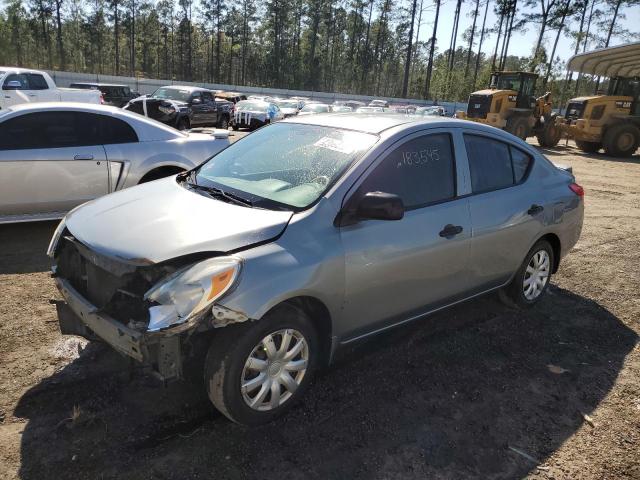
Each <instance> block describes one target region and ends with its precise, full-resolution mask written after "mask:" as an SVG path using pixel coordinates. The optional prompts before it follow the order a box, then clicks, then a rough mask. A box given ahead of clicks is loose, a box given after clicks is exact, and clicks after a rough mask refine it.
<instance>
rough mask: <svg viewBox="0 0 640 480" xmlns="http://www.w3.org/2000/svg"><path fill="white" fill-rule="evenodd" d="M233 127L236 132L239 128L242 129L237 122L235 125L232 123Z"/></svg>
mask: <svg viewBox="0 0 640 480" xmlns="http://www.w3.org/2000/svg"><path fill="white" fill-rule="evenodd" d="M231 128H233V130H234V131H236V132H237V131H238V130H240V127H239V126H238V125H237V124H236V123H234V124H233V125H231Z"/></svg>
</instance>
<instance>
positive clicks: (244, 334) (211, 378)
mask: <svg viewBox="0 0 640 480" xmlns="http://www.w3.org/2000/svg"><path fill="white" fill-rule="evenodd" d="M318 355H319V347H318V336H317V334H316V331H315V329H314V327H313V324H312V322H311V320H310V318H309V317H308V316H307V314H306V313H305V312H304V311H302V310H301V309H299V308H298V307H296V306H293V305H281V306H280V307H277V308H276V309H274V310H272V311H271V312H269V313H267V314H266V315H265V316H264V317H263V318H262V319H261V320H259V321H257V322H251V323H246V324H242V325H235V326H230V327H226V328H224V329H223V330H220V332H216V336H215V338H214V339H213V341H212V343H211V346H210V347H209V351H208V353H207V358H206V360H205V368H204V370H205V374H204V380H205V386H206V388H207V393H208V394H209V399H210V400H211V402H212V403H213V404H214V405H215V407H216V408H217V409H218V410H220V412H222V413H223V414H224V415H225V416H227V417H228V418H229V419H231V420H233V421H234V422H237V423H240V424H243V425H258V424H261V423H266V422H269V421H271V420H273V419H275V418H276V417H278V416H280V415H282V414H283V413H285V412H286V411H287V410H289V409H290V408H291V406H292V405H294V404H295V402H296V401H298V400H299V399H300V397H301V396H302V395H303V393H304V391H305V390H306V388H307V387H308V385H309V382H310V381H311V377H312V375H313V373H314V371H315V369H316V365H317V364H318V363H317V362H318Z"/></svg>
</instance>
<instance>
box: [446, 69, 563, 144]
mask: <svg viewBox="0 0 640 480" xmlns="http://www.w3.org/2000/svg"><path fill="white" fill-rule="evenodd" d="M537 79H538V75H536V74H535V73H528V72H494V73H493V74H492V75H491V83H490V86H489V88H488V89H486V90H479V91H477V92H473V93H472V94H471V95H469V104H468V106H467V111H466V112H458V113H457V115H456V116H457V117H458V118H463V119H466V120H471V121H474V122H479V123H484V124H486V125H491V126H494V127H497V128H501V129H502V130H506V131H507V132H509V133H512V134H513V135H515V136H516V137H520V138H521V139H523V140H525V139H526V138H527V137H530V136H532V135H535V136H536V137H537V138H538V143H540V145H541V146H543V147H553V146H555V145H557V144H558V141H560V135H561V132H560V130H559V129H558V128H557V126H556V113H554V112H553V111H552V104H551V92H547V93H545V94H544V95H542V96H541V97H538V98H535V97H534V96H533V95H534V92H535V89H536V80H537Z"/></svg>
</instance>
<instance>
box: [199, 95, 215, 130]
mask: <svg viewBox="0 0 640 480" xmlns="http://www.w3.org/2000/svg"><path fill="white" fill-rule="evenodd" d="M202 104H203V105H204V108H203V110H204V116H205V120H204V123H206V124H207V125H210V126H215V125H216V124H217V123H218V104H217V103H216V101H215V99H214V98H213V95H212V94H211V93H210V92H202Z"/></svg>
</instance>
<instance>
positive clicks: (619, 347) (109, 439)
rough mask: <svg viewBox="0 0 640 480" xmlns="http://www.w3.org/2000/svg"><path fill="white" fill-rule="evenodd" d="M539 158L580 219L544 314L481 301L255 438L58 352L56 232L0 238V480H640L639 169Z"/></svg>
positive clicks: (330, 380) (198, 402)
mask: <svg viewBox="0 0 640 480" xmlns="http://www.w3.org/2000/svg"><path fill="white" fill-rule="evenodd" d="M546 153H547V154H548V155H549V157H550V158H551V159H552V160H554V161H556V162H561V163H565V164H570V165H572V166H573V168H574V173H575V174H576V176H577V178H578V182H579V183H580V184H582V185H583V186H584V187H585V189H586V197H585V199H586V217H585V226H584V230H583V234H582V239H581V240H580V242H579V244H578V245H577V247H576V248H575V249H574V251H573V252H572V253H571V254H570V255H569V256H568V257H567V258H566V259H565V261H564V263H563V264H562V266H561V269H560V272H559V273H558V275H556V276H555V277H554V279H553V285H552V288H551V289H550V292H549V295H548V296H546V298H545V299H544V300H543V301H542V302H541V304H540V305H539V307H537V308H535V309H533V310H531V311H527V312H519V311H514V310H510V309H507V308H505V307H504V306H502V305H501V304H500V303H498V301H497V300H496V299H495V297H494V296H487V297H484V298H481V299H479V300H474V301H471V302H468V303H466V304H464V305H461V306H458V307H456V308H454V309H453V310H449V311H447V312H442V313H439V314H437V315H434V316H431V317H428V318H426V319H424V320H421V321H417V322H414V323H413V324H412V325H410V326H408V327H404V328H399V329H396V330H395V331H394V332H392V333H391V334H387V335H384V336H379V337H377V338H375V339H374V340H371V341H368V342H366V343H363V344H361V345H358V346H356V347H354V348H353V349H351V350H349V351H348V352H345V353H344V355H343V356H342V358H341V359H340V361H339V362H338V365H336V366H334V367H332V368H331V369H330V370H328V371H326V372H324V373H323V374H322V375H320V377H319V378H317V380H316V381H315V383H314V384H313V385H312V387H311V388H310V390H309V392H308V394H307V395H306V397H305V399H304V401H303V402H302V403H301V404H300V405H299V406H298V407H297V408H295V409H294V411H293V412H291V414H289V415H288V416H287V417H286V418H283V419H282V420H280V421H277V422H275V423H273V424H270V425H267V426H264V427H260V428H257V429H246V428H243V427H240V426H237V425H235V424H232V423H230V422H229V421H227V420H226V419H225V418H224V417H222V416H221V415H220V414H218V413H216V412H215V411H214V410H213V408H212V407H211V406H210V405H209V403H208V401H207V399H206V398H205V396H204V394H203V393H202V392H201V391H200V390H199V389H198V388H196V387H193V386H190V385H188V384H184V383H179V384H172V385H169V386H167V387H163V386H162V385H161V384H160V383H159V382H157V381H156V380H154V379H153V378H150V377H145V376H143V375H142V373H141V372H140V371H138V370H134V369H131V368H129V365H128V362H127V361H126V360H124V359H122V358H120V357H119V356H118V355H117V354H115V353H114V352H112V351H110V350H109V349H107V348H104V347H101V346H100V345H94V344H89V345H87V343H86V342H85V341H84V340H80V339H77V338H64V339H63V338H62V337H61V335H60V334H59V332H58V326H57V323H56V315H55V308H54V306H52V305H50V304H49V299H51V298H56V297H57V292H56V291H55V289H54V285H53V282H52V280H51V279H50V278H49V274H48V267H49V264H48V261H47V258H46V256H45V254H44V251H45V249H46V246H47V243H48V241H49V238H50V236H51V234H52V232H53V229H54V228H55V224H54V223H34V224H21V225H11V226H6V225H2V226H0V245H1V246H2V249H1V250H0V291H1V292H2V293H1V300H0V365H2V368H1V369H0V478H6V479H13V478H28V479H44V478H56V479H64V478H104V479H109V478H118V479H128V478H149V479H185V478H215V479H227V478H230V479H235V478H270V477H275V476H277V477H283V478H287V479H291V480H293V479H298V478H300V479H302V478H304V479H316V478H317V479H325V478H336V479H353V478H366V479H378V478H380V479H383V478H384V479H387V478H420V479H425V478H429V479H461V478H483V479H486V478H501V479H502V478H509V479H511V478H535V479H552V478H554V479H596V478H597V479H623V478H629V479H631V478H633V479H640V347H639V346H638V333H639V332H640V295H639V294H638V289H639V287H640V208H639V207H640V156H638V155H636V156H635V157H634V158H633V159H631V160H627V161H620V160H612V159H608V158H606V157H604V156H601V155H581V154H579V152H578V151H577V150H575V148H573V146H572V145H571V144H569V146H568V147H565V146H559V147H557V148H556V149H554V150H548V151H547V152H546Z"/></svg>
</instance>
